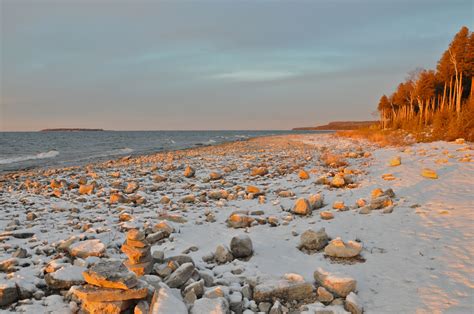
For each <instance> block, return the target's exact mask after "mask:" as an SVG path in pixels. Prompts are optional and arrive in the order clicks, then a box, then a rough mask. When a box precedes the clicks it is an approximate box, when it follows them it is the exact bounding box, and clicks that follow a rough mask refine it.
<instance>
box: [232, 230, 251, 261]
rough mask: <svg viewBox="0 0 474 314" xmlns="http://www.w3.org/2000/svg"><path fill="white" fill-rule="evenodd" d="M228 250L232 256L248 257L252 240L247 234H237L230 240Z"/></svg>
mask: <svg viewBox="0 0 474 314" xmlns="http://www.w3.org/2000/svg"><path fill="white" fill-rule="evenodd" d="M230 251H231V252H232V255H233V256H234V257H237V258H239V257H244V258H245V257H249V256H252V253H253V245H252V240H251V239H250V237H249V236H248V235H239V236H235V237H233V238H232V240H231V241H230Z"/></svg>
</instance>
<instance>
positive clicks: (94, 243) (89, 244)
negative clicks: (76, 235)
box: [69, 239, 105, 258]
mask: <svg viewBox="0 0 474 314" xmlns="http://www.w3.org/2000/svg"><path fill="white" fill-rule="evenodd" d="M104 252H105V245H104V244H103V243H102V242H100V240H98V239H92V240H85V241H81V242H76V243H73V244H72V245H71V246H70V247H69V253H70V254H71V255H72V256H74V257H80V258H87V257H89V256H99V257H100V256H102V255H104Z"/></svg>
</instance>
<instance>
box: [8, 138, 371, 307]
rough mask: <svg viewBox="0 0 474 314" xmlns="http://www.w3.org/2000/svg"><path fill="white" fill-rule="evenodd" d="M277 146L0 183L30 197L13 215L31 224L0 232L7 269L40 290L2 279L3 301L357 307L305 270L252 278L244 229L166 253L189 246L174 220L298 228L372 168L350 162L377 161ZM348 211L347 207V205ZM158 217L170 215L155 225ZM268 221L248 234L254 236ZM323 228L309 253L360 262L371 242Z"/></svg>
mask: <svg viewBox="0 0 474 314" xmlns="http://www.w3.org/2000/svg"><path fill="white" fill-rule="evenodd" d="M272 141H273V139H271V140H269V142H265V143H266V144H265V146H262V144H261V142H258V141H256V142H255V143H254V142H249V143H245V144H243V143H233V144H231V145H230V144H229V145H227V146H223V147H220V148H212V147H209V148H207V147H204V148H202V149H200V150H188V151H180V152H175V153H164V154H158V155H150V156H142V157H124V158H121V159H118V160H115V161H108V162H106V163H103V164H96V165H91V166H87V167H85V168H84V167H77V168H65V169H60V170H56V169H51V170H35V171H30V172H24V173H21V174H17V175H11V176H9V177H8V178H6V179H5V181H1V182H0V188H2V187H3V186H4V187H5V188H4V189H3V190H0V191H8V193H11V192H12V191H14V193H18V194H16V195H21V196H18V197H17V196H15V198H16V199H15V203H14V202H13V201H12V202H11V203H9V206H10V205H11V204H12V205H11V206H12V210H11V212H10V211H8V210H6V211H5V213H6V214H7V215H8V219H11V218H13V217H18V215H16V216H15V214H13V212H14V211H18V212H19V213H20V214H19V215H21V216H20V217H18V218H22V217H24V219H23V220H22V221H20V222H18V223H15V224H12V225H10V226H7V228H8V230H7V229H5V232H4V233H2V234H1V235H0V239H1V240H2V241H4V244H5V245H4V250H5V252H6V253H7V254H11V255H12V257H10V256H9V258H7V259H3V260H2V261H0V272H1V274H0V275H2V276H3V275H4V274H3V273H5V274H7V275H8V276H10V278H13V274H15V273H16V272H21V271H22V270H24V272H26V271H28V272H30V273H31V274H32V275H31V277H32V278H34V279H30V278H28V281H29V284H30V283H34V284H32V285H33V286H34V288H33V287H32V288H31V289H30V288H29V287H27V286H26V285H22V284H20V283H18V282H13V283H11V282H10V281H8V283H7V285H5V286H0V291H1V292H0V304H1V305H0V306H9V305H11V307H10V308H9V309H11V310H15V309H18V310H21V306H23V305H27V304H28V302H30V303H32V304H33V305H34V301H35V300H38V301H41V302H43V303H45V302H46V301H45V300H46V299H47V298H48V297H49V294H51V296H60V295H61V296H63V295H67V297H66V299H65V301H66V302H69V304H68V303H66V306H68V307H69V308H70V310H71V311H72V312H77V311H80V310H83V311H88V312H93V313H99V312H102V313H103V312H111V313H118V312H120V311H135V312H136V313H145V312H147V313H148V312H151V313H187V312H188V311H190V312H192V313H209V312H213V311H214V312H216V313H226V312H229V311H233V312H235V313H244V312H245V313H250V312H259V311H260V312H267V313H272V314H278V313H286V312H288V311H293V310H301V311H303V310H304V308H303V307H301V306H307V308H308V310H311V306H323V307H325V308H326V310H328V311H329V310H330V309H331V307H336V308H337V309H342V308H346V309H347V308H348V305H346V303H348V304H349V303H350V300H351V298H352V297H350V296H349V295H346V296H342V295H339V294H338V293H336V292H333V291H332V290H330V289H329V288H325V286H323V285H322V284H320V283H318V282H316V284H315V283H314V282H307V281H305V280H303V278H302V277H301V276H299V275H295V274H287V275H285V276H283V277H281V278H263V277H261V278H258V279H255V278H253V277H251V276H250V275H248V274H247V273H246V270H248V268H252V267H254V266H255V265H254V264H255V261H256V260H257V258H255V257H253V256H254V254H258V251H257V252H254V247H253V243H252V241H251V239H250V237H249V236H246V235H239V236H236V237H233V238H232V240H231V241H230V243H228V245H218V246H217V247H216V249H215V251H214V252H212V253H210V254H208V255H205V256H201V257H202V259H203V261H201V260H199V261H198V260H196V261H198V262H197V263H195V262H194V260H193V259H192V257H191V256H194V255H193V254H194V253H193V252H195V251H196V250H198V247H197V246H198V244H199V242H197V243H196V246H192V247H189V249H187V250H185V251H182V253H181V254H178V255H172V256H167V257H166V258H165V254H164V252H167V254H168V253H169V252H171V251H172V250H174V249H176V248H180V246H181V245H183V242H184V241H181V238H180V236H181V235H180V230H179V228H177V231H176V232H175V233H173V232H174V228H173V227H172V226H176V225H178V224H183V225H184V226H185V227H184V228H182V229H181V231H182V230H185V231H189V229H188V228H189V227H194V224H195V225H196V226H198V225H204V226H203V227H204V228H206V226H208V225H210V224H211V223H217V224H226V225H227V226H228V227H230V228H236V229H239V228H249V227H253V226H261V228H267V227H282V226H288V225H290V227H292V226H293V225H292V224H293V221H294V219H299V220H300V221H303V220H307V221H309V220H311V218H310V219H307V218H308V217H311V215H312V214H313V212H314V211H316V210H318V209H321V208H323V207H324V206H325V205H326V204H325V203H324V196H323V194H322V193H319V192H320V191H321V189H320V188H327V189H328V190H335V191H337V192H338V193H344V192H345V191H346V190H345V189H342V188H345V187H348V188H353V187H356V184H355V179H356V176H357V175H359V174H361V173H362V172H360V171H358V170H351V169H349V168H348V165H349V163H348V162H347V161H346V160H345V159H343V157H344V158H363V157H368V156H369V155H368V154H366V153H365V152H364V151H362V150H356V151H355V153H353V154H352V153H351V154H344V153H343V150H341V151H340V154H339V155H340V156H342V157H339V156H336V157H331V156H330V155H327V156H326V157H321V158H317V153H318V150H315V149H314V148H313V147H308V146H307V145H304V144H302V143H298V142H296V141H295V142H291V143H287V142H281V141H278V140H275V141H274V142H272ZM361 161H362V160H361ZM318 173H319V174H321V173H325V175H324V176H323V177H322V178H320V179H316V181H315V182H316V183H322V184H325V185H326V187H318V190H317V191H314V190H313V188H314V183H315V182H313V180H314V179H313V177H314V178H317V175H316V174H318ZM3 182H5V183H3ZM285 183H286V185H285ZM290 188H291V190H290ZM336 189H337V190H336ZM315 192H318V193H315ZM3 193H5V192H3ZM7 195H10V194H7ZM302 196H304V197H302ZM326 196H327V195H326ZM341 196H342V195H341ZM52 200H54V203H53V202H52ZM45 204H47V205H45ZM64 204H69V205H67V206H66V205H64ZM374 204H375V203H374ZM364 206H365V205H364ZM347 208H348V206H346V205H345V204H342V206H341V204H339V205H338V206H337V210H338V211H339V210H341V211H342V210H346V209H347ZM2 213H3V212H2ZM319 215H320V217H321V218H322V219H323V220H326V219H332V218H333V217H334V214H333V211H329V210H326V211H320V212H319ZM295 217H299V218H295ZM226 218H227V220H226ZM313 218H314V217H313ZM157 219H158V220H160V219H165V220H166V221H162V222H160V223H156V222H157ZM48 220H50V221H51V229H52V230H51V231H48V228H50V226H49V223H48ZM168 221H173V223H172V224H170V223H168ZM259 228H260V227H257V228H252V229H248V230H242V231H246V232H252V233H253V232H254V230H255V229H257V230H256V231H259V230H258V229H259ZM139 230H141V231H139ZM278 230H281V229H278ZM220 231H222V230H220ZM227 231H228V232H238V231H239V230H227ZM49 232H50V233H51V236H49V235H48V234H49ZM125 232H126V234H124V233H125ZM172 233H173V234H172ZM252 233H251V234H250V235H251V236H252ZM314 233H315V234H316V235H315V234H314ZM314 233H313V232H305V233H304V234H303V235H304V239H303V235H302V239H301V246H300V249H301V250H305V251H307V252H309V253H312V252H314V251H324V253H325V254H326V255H327V256H337V257H340V258H350V257H349V256H352V255H353V254H354V252H356V251H357V250H358V249H359V248H360V249H362V246H361V245H360V244H359V243H358V242H356V241H354V242H353V241H348V242H347V243H346V242H343V241H342V240H340V239H339V238H336V239H334V240H332V241H331V239H330V238H329V237H328V236H327V234H325V231H324V230H322V231H321V230H319V231H316V232H314ZM171 234H172V235H171ZM45 235H48V237H46V236H45ZM69 235H70V238H67V239H66V240H61V239H64V238H65V237H67V236H69ZM12 238H14V239H16V240H18V239H24V240H22V242H19V243H22V244H21V245H24V246H25V247H26V248H28V252H27V253H26V254H27V255H30V254H32V255H33V257H34V258H31V259H30V258H22V256H24V253H25V252H24V251H22V250H21V248H20V247H18V246H16V245H17V244H13V245H12V244H11V243H12V241H10V239H12ZM252 238H253V236H252ZM4 239H6V240H4ZM185 239H186V238H185ZM253 239H254V240H255V238H253ZM180 241H181V242H180ZM185 241H188V239H186V240H185ZM196 241H199V239H196ZM15 243H16V242H15ZM56 243H57V245H56ZM176 243H178V244H176ZM218 243H219V242H218ZM216 244H217V243H216ZM216 244H214V245H216ZM357 245H360V247H357ZM161 246H163V247H161ZM175 246H176V247H175ZM158 247H159V248H158ZM157 248H158V250H157ZM17 250H18V253H14V251H17ZM294 250H295V251H296V249H294ZM296 252H297V253H298V251H296ZM348 252H349V253H348ZM2 253H3V252H2ZM122 253H123V254H125V255H126V256H127V259H126V260H125V259H122V258H123V255H122ZM359 253H360V250H359ZM13 254H16V255H15V256H13ZM289 254H291V252H289ZM119 259H120V260H119ZM246 263H248V264H252V265H251V267H248V268H247V266H246ZM39 270H40V271H39ZM263 271H265V270H263ZM10 274H12V275H10ZM23 274H24V273H18V277H20V276H22V275H23ZM7 275H5V278H6V277H7ZM257 277H258V276H257ZM2 284H3V283H2ZM28 289H29V290H28ZM324 289H325V290H324ZM66 291H69V293H66ZM145 292H146V293H145ZM326 292H327V293H326ZM352 292H353V291H352ZM328 293H330V294H332V295H333V298H332V299H331V298H330V296H329V294H328ZM100 295H102V296H103V298H99V296H100ZM61 298H62V297H61ZM329 299H331V301H328V300H329ZM15 302H16V304H12V303H15ZM314 302H316V303H314ZM317 303H320V305H318V304H317Z"/></svg>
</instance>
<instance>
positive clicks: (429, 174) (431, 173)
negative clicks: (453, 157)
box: [421, 168, 438, 179]
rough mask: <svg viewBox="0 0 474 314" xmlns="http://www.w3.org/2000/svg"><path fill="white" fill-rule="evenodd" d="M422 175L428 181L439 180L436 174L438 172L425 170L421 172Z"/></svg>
mask: <svg viewBox="0 0 474 314" xmlns="http://www.w3.org/2000/svg"><path fill="white" fill-rule="evenodd" d="M421 175H422V176H423V177H425V178H428V179H438V174H437V173H436V171H434V170H432V169H429V168H425V169H423V170H422V171H421Z"/></svg>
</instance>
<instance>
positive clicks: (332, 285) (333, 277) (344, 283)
mask: <svg viewBox="0 0 474 314" xmlns="http://www.w3.org/2000/svg"><path fill="white" fill-rule="evenodd" d="M313 276H314V280H316V282H317V283H318V284H320V285H321V286H323V287H324V288H326V289H328V290H329V291H331V292H333V293H335V294H337V295H339V296H341V297H346V296H347V295H348V294H349V293H350V292H352V291H355V289H356V285H357V282H356V281H355V279H353V278H350V277H344V276H341V275H338V274H331V273H329V272H326V271H324V270H322V269H321V268H319V269H318V270H316V271H315V272H314V274H313Z"/></svg>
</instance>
